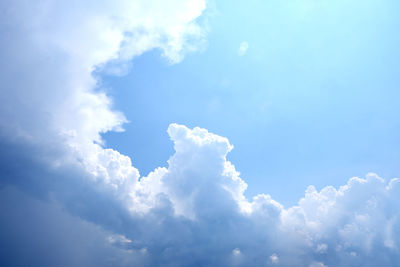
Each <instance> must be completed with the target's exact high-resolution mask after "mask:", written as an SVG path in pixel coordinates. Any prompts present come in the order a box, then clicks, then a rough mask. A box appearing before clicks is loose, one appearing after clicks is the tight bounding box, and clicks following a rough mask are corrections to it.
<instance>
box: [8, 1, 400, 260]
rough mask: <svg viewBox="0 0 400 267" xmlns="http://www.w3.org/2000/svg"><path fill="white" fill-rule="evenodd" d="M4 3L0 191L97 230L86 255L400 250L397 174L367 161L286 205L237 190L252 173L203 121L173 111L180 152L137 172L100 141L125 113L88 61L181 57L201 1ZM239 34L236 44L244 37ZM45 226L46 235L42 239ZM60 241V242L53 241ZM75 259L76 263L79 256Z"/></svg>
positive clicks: (391, 255) (252, 256)
mask: <svg viewBox="0 0 400 267" xmlns="http://www.w3.org/2000/svg"><path fill="white" fill-rule="evenodd" d="M0 7H1V9H2V10H4V12H3V15H4V16H2V18H1V20H2V22H4V23H2V24H1V25H2V26H1V27H2V34H3V37H2V38H3V40H4V41H3V42H2V44H1V48H2V49H0V55H1V56H2V58H3V60H2V61H1V63H0V70H1V72H0V75H1V76H0V77H1V88H2V90H1V93H0V94H1V99H2V105H0V126H1V127H0V133H1V136H2V139H1V141H0V145H1V148H2V149H1V151H2V152H1V153H0V156H1V159H2V160H1V161H0V162H1V165H0V167H1V168H0V170H1V176H2V179H1V185H2V187H3V189H2V190H3V191H2V192H3V193H4V192H5V193H7V194H2V197H3V199H2V203H17V204H18V203H25V204H26V203H31V205H32V207H30V208H29V209H28V211H29V210H33V209H36V208H35V207H36V206H39V207H40V206H43V208H38V209H37V210H38V211H39V210H40V211H41V212H42V213H43V214H41V217H40V218H47V220H45V221H49V220H50V221H51V218H53V216H54V215H57V216H61V217H62V218H66V220H68V222H70V224H71V225H70V226H69V224H68V225H67V224H66V223H63V222H62V221H60V222H58V221H57V224H60V225H61V226H60V229H70V228H68V227H72V229H73V230H70V232H79V233H84V232H87V233H89V232H90V235H91V237H90V240H96V242H95V243H96V253H93V254H90V255H96V254H99V255H101V256H102V257H101V259H102V262H107V260H108V258H110V259H112V263H113V264H114V265H119V266H129V265H132V263H134V264H135V265H136V266H160V265H168V266H195V265H199V266H232V265H233V266H266V265H267V266H268V265H275V264H279V266H390V265H394V264H395V263H397V262H399V260H400V255H399V247H400V230H399V229H400V211H399V208H398V207H399V206H400V205H399V204H400V197H399V196H400V182H399V181H400V180H398V179H392V180H391V181H385V180H384V179H382V178H380V177H378V176H377V175H375V174H369V175H367V177H366V178H365V179H362V178H352V179H350V180H349V182H348V183H347V184H346V185H344V186H341V187H339V188H334V187H331V186H328V187H325V188H323V189H322V190H320V191H318V190H316V189H315V188H314V187H313V186H310V187H309V188H308V189H307V190H306V192H305V196H304V197H303V198H302V199H301V200H300V201H299V202H298V205H296V206H293V207H289V208H286V209H285V208H284V207H283V206H282V205H280V204H279V203H278V202H276V201H275V200H273V199H272V198H271V197H270V196H269V195H266V194H261V195H258V196H256V197H254V198H253V199H252V200H251V201H249V200H247V199H246V198H245V196H244V191H245V190H246V187H247V184H246V183H245V182H244V181H243V180H242V178H241V177H240V174H239V172H238V171H236V169H235V166H234V165H233V164H232V163H231V162H229V161H228V160H227V155H228V153H229V152H230V151H231V150H232V149H233V146H232V145H231V144H230V143H229V140H228V139H227V138H224V137H221V136H218V135H216V134H213V133H210V132H208V131H207V130H206V129H202V128H198V127H196V128H194V129H189V128H187V127H185V126H183V125H179V124H171V125H170V126H169V128H168V134H169V136H170V138H171V140H172V142H173V143H174V148H175V153H174V155H172V156H171V158H170V159H169V160H168V166H167V167H165V168H157V169H155V170H154V171H153V172H152V173H150V174H149V175H148V176H146V177H140V174H139V172H138V170H137V169H136V168H135V167H134V166H133V165H132V162H131V159H130V158H129V157H127V156H124V155H122V154H121V153H119V152H118V151H115V150H112V149H104V148H103V147H102V146H101V143H102V140H101V137H100V134H101V133H103V132H106V131H110V130H122V124H123V123H124V122H125V121H126V119H125V117H124V116H123V114H122V113H120V112H117V111H114V110H113V109H112V101H111V100H110V98H109V97H108V96H107V95H106V94H105V93H104V92H102V91H101V90H100V89H99V88H98V81H97V80H96V78H95V77H94V76H93V75H92V73H93V71H94V70H96V69H99V68H100V69H108V68H111V69H112V71H115V70H117V71H118V69H119V67H120V66H121V65H122V66H123V65H124V64H126V63H128V62H129V61H130V60H131V59H132V58H134V57H135V56H138V55H140V54H142V53H144V52H145V51H148V50H151V49H160V50H161V51H162V54H163V55H164V56H165V57H166V58H167V59H168V60H169V61H171V62H174V63H175V62H178V61H180V60H181V59H182V58H183V56H184V54H185V53H186V52H189V51H192V50H194V49H196V47H197V46H198V44H199V43H200V44H201V43H202V42H203V40H204V32H205V31H204V29H203V28H202V27H201V26H200V25H199V22H198V21H197V19H198V18H199V16H200V15H201V14H202V13H203V12H204V9H205V7H206V4H205V1H201V0H197V1H196V0H176V1H168V2H162V1H160V2H159V1H146V2H144V1H123V0H121V1H102V2H94V1H86V2H84V3H83V2H81V1H69V2H68V3H66V2H62V1H37V2H35V4H32V3H30V4H27V3H26V2H25V1H22V0H21V1H12V2H9V3H5V2H2V3H1V4H0ZM242 45H243V47H242ZM242 45H241V48H240V49H239V52H240V51H242V53H243V55H244V54H245V52H246V50H247V49H248V44H247V43H245V42H244V43H242ZM16 107H18V108H16ZM11 187H13V188H14V189H9V188H11ZM4 188H6V189H4ZM15 188H16V189H15ZM31 198H35V199H38V200H35V203H32V201H31V200H30V199H31ZM36 201H37V203H36ZM42 202H43V203H48V204H42ZM47 205H49V206H47ZM52 205H56V206H57V207H58V209H56V208H54V207H53V206H52ZM60 206H61V207H62V208H59V207H60ZM10 207H16V208H15V209H16V210H15V211H12V210H11V208H10ZM17 209H19V210H21V211H25V210H24V205H6V206H5V207H4V209H3V210H6V213H7V214H8V213H9V214H11V215H12V214H16V213H18V210H17ZM26 213H27V212H21V214H26ZM28 213H29V212H28ZM71 215H72V216H71ZM57 216H56V217H57ZM18 218H23V219H24V221H29V220H26V218H25V217H24V216H4V219H3V220H4V221H2V225H3V226H4V227H3V228H1V227H0V229H1V231H3V232H6V230H7V229H9V227H10V225H15V223H14V220H18ZM42 224H43V223H42V221H40V220H39V221H32V222H31V223H30V224H27V225H24V227H20V228H18V229H19V230H21V231H22V230H23V229H41V231H44V230H43V226H42ZM6 226H7V227H8V228H7V227H6ZM29 227H31V228H29ZM41 227H42V228H41ZM4 229H5V230H4ZM87 229H91V230H87ZM16 232H18V231H16ZM55 232H57V231H55ZM63 234H64V233H63V232H62V231H61V234H60V235H61V236H57V237H54V238H55V239H54V240H57V242H56V243H60V240H68V242H72V244H73V240H71V238H69V237H68V238H67V236H65V237H63ZM69 234H70V233H69V232H68V231H66V233H65V235H69ZM15 236H19V235H18V233H16V234H15V235H13V236H12V237H15ZM51 236H52V235H48V236H46V238H48V239H49V240H50V241H49V243H50V244H51ZM33 238H36V239H35V240H37V241H38V242H39V241H40V237H33ZM10 239H12V238H11V237H10ZM82 240H85V236H84V235H83V234H79V235H77V239H76V242H78V241H79V242H80V241H82ZM98 240H103V241H98ZM79 242H78V243H79ZM93 242H94V241H93ZM101 242H104V244H103V243H101ZM28 243H29V242H28ZM31 243H32V244H30V246H29V248H31V249H34V247H35V246H34V244H35V242H31ZM98 243H101V244H100V245H98ZM97 245H98V246H97ZM16 247H17V246H16ZM86 247H87V246H85V245H83V246H82V248H86ZM54 249H57V248H54ZM66 249H67V246H60V251H61V252H63V251H64V250H66ZM33 254H34V253H33ZM48 255H51V253H48ZM65 255H70V254H68V253H66V254H65ZM278 255H279V257H278ZM0 256H2V255H0ZM24 256H26V257H28V258H29V259H36V260H37V258H35V255H24ZM40 256H41V257H45V256H47V255H40ZM39 258H40V257H39ZM66 258H68V256H66ZM2 259H5V258H2ZM77 261H78V263H79V264H83V265H85V264H84V263H82V261H83V259H82V258H81V257H78V258H77ZM10 262H12V261H10ZM49 262H50V263H49V265H54V264H56V263H54V262H52V261H49ZM66 264H68V263H66ZM73 264H74V265H76V262H73ZM98 264H99V263H98V262H97V261H93V262H88V263H87V264H86V265H85V266H98Z"/></svg>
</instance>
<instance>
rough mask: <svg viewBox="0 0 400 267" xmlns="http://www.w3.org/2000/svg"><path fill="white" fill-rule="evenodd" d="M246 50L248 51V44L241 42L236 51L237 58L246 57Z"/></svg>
mask: <svg viewBox="0 0 400 267" xmlns="http://www.w3.org/2000/svg"><path fill="white" fill-rule="evenodd" d="M248 49H249V44H248V43H247V42H241V43H240V46H239V50H238V55H239V56H244V55H246V53H247V50H248Z"/></svg>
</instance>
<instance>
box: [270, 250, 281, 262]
mask: <svg viewBox="0 0 400 267" xmlns="http://www.w3.org/2000/svg"><path fill="white" fill-rule="evenodd" d="M269 259H270V261H271V262H272V263H273V264H278V263H279V257H278V255H276V253H274V254H272V255H271V256H269Z"/></svg>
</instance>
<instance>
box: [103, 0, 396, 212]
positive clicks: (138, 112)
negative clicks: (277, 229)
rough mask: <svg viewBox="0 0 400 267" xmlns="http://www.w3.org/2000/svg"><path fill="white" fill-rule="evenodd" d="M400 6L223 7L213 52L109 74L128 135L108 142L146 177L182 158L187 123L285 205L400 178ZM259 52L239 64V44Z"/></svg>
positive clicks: (150, 58) (258, 188) (216, 19)
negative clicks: (368, 177)
mask: <svg viewBox="0 0 400 267" xmlns="http://www.w3.org/2000/svg"><path fill="white" fill-rule="evenodd" d="M398 8H399V3H397V2H396V1H372V0H371V1H344V0H343V1H342V0H340V1H312V0H307V1H246V2H243V3H242V2H238V3H235V5H232V4H231V2H230V1H218V2H217V3H216V12H214V14H213V15H212V16H211V17H210V18H209V20H208V23H209V29H210V32H209V34H208V37H207V40H208V41H207V42H208V43H207V46H206V47H205V49H203V51H201V52H196V53H192V54H189V55H187V56H186V57H185V59H184V60H183V61H182V62H181V63H179V64H176V65H170V64H169V63H168V62H167V60H165V59H163V58H162V57H161V56H160V53H159V51H152V52H148V53H146V54H144V55H142V56H140V57H138V58H136V59H134V61H133V63H132V68H131V70H130V72H129V74H128V75H126V76H122V77H114V76H107V75H105V74H104V75H102V83H103V84H102V86H104V87H106V88H109V93H110V95H111V96H112V97H113V98H114V101H115V107H116V108H117V109H118V110H121V111H123V112H124V114H125V115H126V117H127V118H128V120H129V121H130V123H129V124H127V125H125V129H126V131H125V132H124V133H107V134H105V135H104V137H105V140H106V143H107V146H109V147H113V148H115V149H117V150H118V151H120V152H121V153H123V154H126V155H129V156H131V157H132V159H133V164H134V166H136V167H138V168H139V170H140V171H141V173H142V175H146V174H147V173H148V172H150V171H152V170H153V169H154V168H155V167H158V166H165V165H166V161H167V159H168V158H169V157H170V156H171V155H172V154H173V147H172V146H173V145H172V142H171V141H170V140H169V138H168V135H167V133H166V129H167V127H168V125H169V124H170V123H173V122H177V123H181V124H185V125H188V126H189V127H194V126H200V127H203V128H206V129H209V130H210V131H211V132H214V133H217V134H219V135H222V136H226V137H228V138H229V140H230V142H231V143H232V144H233V145H234V146H235V148H234V150H233V151H232V152H231V153H230V154H229V155H228V159H229V160H231V161H232V163H233V164H234V165H235V166H236V168H237V169H238V170H239V171H240V172H241V173H242V175H241V176H242V178H243V179H244V180H245V181H246V182H247V183H248V185H249V187H248V190H247V193H246V196H248V197H251V196H253V195H255V194H257V193H269V194H271V195H272V197H273V198H274V199H276V200H277V201H279V202H281V203H283V204H284V205H285V206H288V205H292V204H294V203H295V202H296V201H297V200H298V199H299V198H300V197H302V196H303V189H304V190H305V188H306V187H307V186H308V185H310V184H313V185H315V186H316V187H317V188H322V187H323V186H326V185H334V186H339V185H341V184H344V183H345V182H346V181H347V180H348V178H350V177H352V176H360V177H363V176H364V175H365V174H366V173H368V172H376V173H378V174H379V175H381V176H382V177H386V178H388V179H389V178H392V177H395V176H399V173H400V167H399V165H398V162H399V161H400V142H399V137H398V133H399V130H400V119H399V114H400V105H399V99H400V91H399V89H398V88H399V84H400V73H399V72H400V66H399V65H400V63H399V62H400V51H399V49H398V47H400V37H399V35H398V28H399V26H400V19H399V18H398V16H397V14H396V10H398ZM243 42H246V43H247V44H248V47H247V49H246V51H245V53H244V54H243V55H242V56H240V55H238V50H239V49H240V45H241V44H242V43H243Z"/></svg>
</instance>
